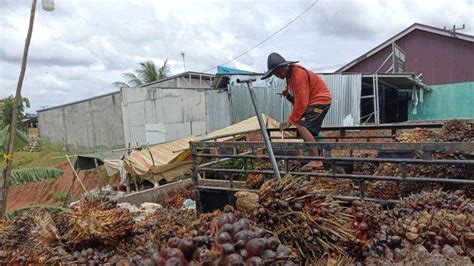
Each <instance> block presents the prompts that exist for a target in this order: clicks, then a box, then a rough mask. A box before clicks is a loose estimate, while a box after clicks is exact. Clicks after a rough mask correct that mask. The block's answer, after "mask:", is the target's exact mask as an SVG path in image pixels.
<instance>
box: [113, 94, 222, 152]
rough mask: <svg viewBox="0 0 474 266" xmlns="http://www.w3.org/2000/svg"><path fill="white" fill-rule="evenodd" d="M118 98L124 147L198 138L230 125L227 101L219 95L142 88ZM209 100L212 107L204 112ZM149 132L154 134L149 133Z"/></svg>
mask: <svg viewBox="0 0 474 266" xmlns="http://www.w3.org/2000/svg"><path fill="white" fill-rule="evenodd" d="M122 94H123V102H122V110H123V121H124V124H123V126H124V129H123V130H124V133H125V143H126V144H127V145H128V143H131V144H132V145H135V144H137V143H138V144H139V145H143V144H156V143H159V142H164V141H171V140H175V139H178V138H181V137H184V136H188V135H195V136H202V135H204V134H206V133H208V132H210V131H213V130H215V129H219V128H222V127H225V126H228V125H229V124H230V115H229V105H228V103H225V101H226V100H227V98H228V97H227V94H226V93H219V91H213V90H205V89H202V90H201V89H186V88H179V89H174V88H157V87H145V88H124V89H123V90H122ZM209 98H212V99H213V101H214V104H209V108H211V109H209V108H208V99H209ZM227 101H228V100H227ZM209 110H216V111H211V112H209ZM217 110H218V111H217ZM211 120H212V121H213V122H212V123H210V122H209V121H211ZM150 128H153V129H154V130H155V131H154V132H150V131H149V130H150ZM150 135H155V137H150Z"/></svg>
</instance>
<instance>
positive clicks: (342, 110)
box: [320, 74, 362, 126]
mask: <svg viewBox="0 0 474 266" xmlns="http://www.w3.org/2000/svg"><path fill="white" fill-rule="evenodd" d="M320 76H321V78H322V79H323V80H324V82H326V84H327V85H328V88H329V90H330V91H331V93H332V105H331V109H329V112H328V114H327V115H326V118H325V119H324V122H323V126H356V125H358V124H359V120H360V93H361V87H362V76H361V74H350V75H342V74H332V75H320Z"/></svg>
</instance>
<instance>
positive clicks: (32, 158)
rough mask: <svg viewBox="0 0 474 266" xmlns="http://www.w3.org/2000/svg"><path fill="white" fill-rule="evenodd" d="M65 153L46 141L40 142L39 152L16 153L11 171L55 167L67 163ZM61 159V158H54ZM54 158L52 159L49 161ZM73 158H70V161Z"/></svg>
mask: <svg viewBox="0 0 474 266" xmlns="http://www.w3.org/2000/svg"><path fill="white" fill-rule="evenodd" d="M65 153H66V152H65V151H63V149H61V148H59V147H58V146H56V145H53V144H51V143H49V142H48V141H44V140H42V141H41V151H39V152H28V151H17V152H15V154H14V157H13V169H20V168H31V167H55V166H57V165H58V164H61V163H64V162H67V160H66V158H65V157H64V154H65ZM54 157H62V158H57V159H56V158H54ZM51 158H54V159H51ZM72 159H73V158H71V160H72ZM4 163H5V162H4V160H3V159H2V160H0V169H3V165H4Z"/></svg>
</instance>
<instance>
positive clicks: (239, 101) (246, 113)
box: [229, 74, 361, 126]
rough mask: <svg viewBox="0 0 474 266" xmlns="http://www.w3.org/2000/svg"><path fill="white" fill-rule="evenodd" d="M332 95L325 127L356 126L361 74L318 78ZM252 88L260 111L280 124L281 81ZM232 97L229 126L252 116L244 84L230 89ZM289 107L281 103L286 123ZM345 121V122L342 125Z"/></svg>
mask: <svg viewBox="0 0 474 266" xmlns="http://www.w3.org/2000/svg"><path fill="white" fill-rule="evenodd" d="M320 76H321V78H322V79H323V80H324V81H325V82H326V84H327V85H328V87H329V89H330V90H331V92H332V94H333V104H332V106H331V109H330V110H329V112H328V114H327V116H326V119H325V120H324V124H323V125H324V126H343V125H347V126H349V125H357V124H358V122H359V117H360V91H361V75H360V74H344V75H343V74H330V75H320ZM257 85H258V87H254V89H255V93H256V96H257V102H258V107H259V108H260V110H259V111H260V112H262V113H266V114H268V115H270V116H271V117H273V118H275V119H276V120H278V121H280V120H281V119H280V116H281V115H280V113H281V102H282V98H281V97H280V96H279V95H277V93H278V92H280V91H282V90H283V87H284V86H285V83H284V82H281V81H279V80H271V81H270V82H269V84H267V86H266V87H265V86H262V85H263V84H259V83H258V84H257ZM229 91H230V95H231V100H230V101H231V116H232V123H237V122H240V121H242V120H245V119H247V118H249V117H252V116H254V115H255V113H254V110H253V106H252V102H251V100H250V95H249V92H248V90H247V87H246V85H232V86H229ZM290 112H291V104H290V103H289V102H288V101H286V100H284V104H283V115H284V116H283V117H284V120H287V118H288V116H289V114H290ZM344 121H346V122H345V123H344Z"/></svg>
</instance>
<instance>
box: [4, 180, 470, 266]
mask: <svg viewBox="0 0 474 266" xmlns="http://www.w3.org/2000/svg"><path fill="white" fill-rule="evenodd" d="M333 193H334V190H331V189H328V188H325V187H322V186H321V185H320V182H319V181H317V180H316V179H311V178H306V177H299V178H297V177H285V178H283V179H281V180H269V181H267V182H265V183H264V184H263V185H262V187H261V188H260V190H259V192H258V193H256V194H255V197H257V200H256V202H255V204H256V205H255V206H254V208H251V209H247V210H246V211H242V210H239V209H237V210H234V208H233V207H230V206H227V207H226V208H224V210H223V211H215V212H213V213H207V214H202V215H200V216H198V217H197V216H196V215H195V213H194V211H192V210H186V209H173V208H162V209H157V210H156V212H154V213H151V214H148V215H147V216H146V217H145V219H143V220H136V219H134V214H133V213H130V212H129V211H128V210H127V209H123V208H121V207H119V206H118V205H117V204H116V203H115V202H113V201H111V200H109V199H107V198H101V197H100V198H99V197H88V198H85V199H83V200H81V201H80V202H79V203H77V204H76V205H75V206H73V207H72V208H70V209H67V210H66V211H65V212H60V213H48V212H47V211H45V210H42V209H36V210H32V211H30V212H24V213H23V214H21V215H20V216H17V217H15V218H14V219H13V220H11V221H2V222H0V245H1V247H2V248H1V250H0V261H1V262H2V263H3V264H15V263H18V264H39V265H43V264H59V263H64V264H70V263H73V264H74V263H75V264H105V263H110V264H125V265H133V264H140V265H202V264H206V265H295V264H318V265H319V264H331V265H337V264H339V265H342V264H344V265H348V264H354V263H357V262H360V263H366V264H368V265H379V264H390V263H394V264H395V263H400V262H403V263H408V264H409V263H414V262H415V261H417V260H425V261H426V262H433V261H434V260H435V261H445V262H446V263H448V264H449V263H455V262H456V263H458V262H467V261H469V262H471V261H472V260H473V259H474V201H473V200H471V199H469V198H468V197H467V196H466V195H465V194H464V193H463V192H462V191H455V192H445V191H442V190H434V191H431V192H422V193H418V194H413V195H412V196H410V197H408V198H405V199H403V200H402V201H401V203H399V204H397V205H395V206H393V207H391V208H388V207H383V206H381V205H379V204H378V203H373V202H364V201H354V202H353V203H352V204H348V203H347V202H340V201H337V200H334V199H333V197H332V195H333Z"/></svg>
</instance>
